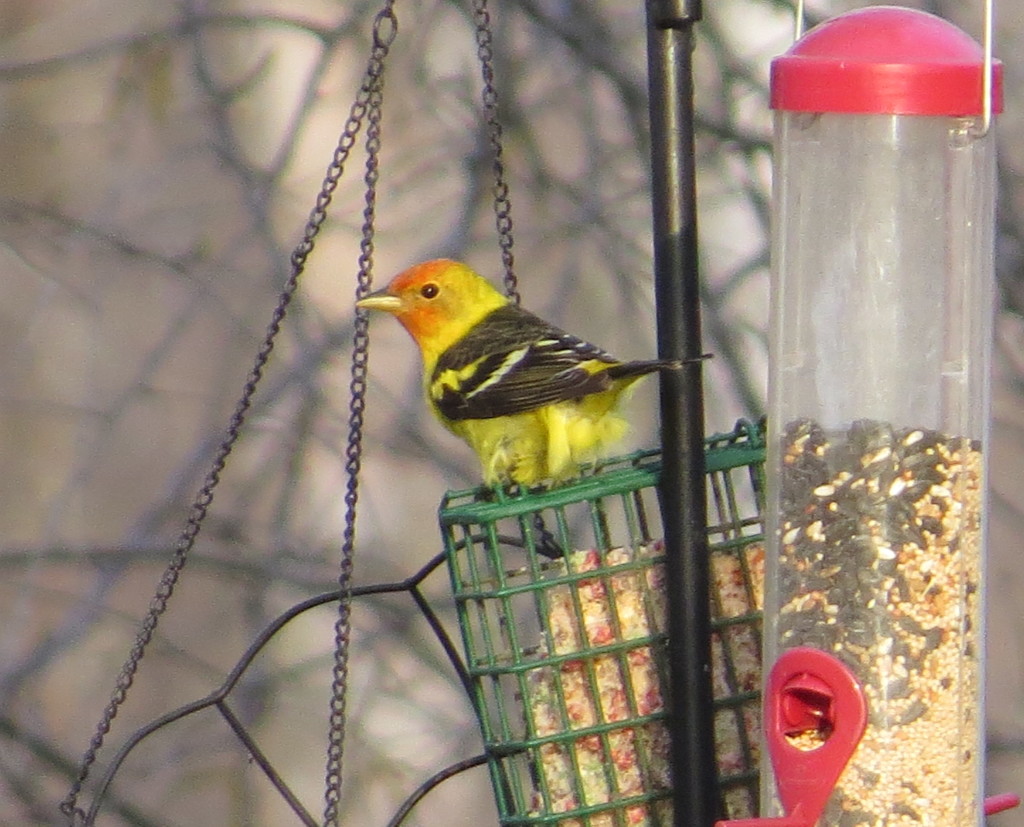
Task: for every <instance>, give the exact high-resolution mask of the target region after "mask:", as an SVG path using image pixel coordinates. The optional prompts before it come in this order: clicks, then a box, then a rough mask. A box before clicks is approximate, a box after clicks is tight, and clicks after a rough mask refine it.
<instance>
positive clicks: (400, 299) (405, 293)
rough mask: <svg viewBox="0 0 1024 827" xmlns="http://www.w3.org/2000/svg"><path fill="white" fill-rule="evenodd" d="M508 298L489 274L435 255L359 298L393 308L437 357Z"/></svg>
mask: <svg viewBox="0 0 1024 827" xmlns="http://www.w3.org/2000/svg"><path fill="white" fill-rule="evenodd" d="M507 303H508V299H506V298H505V297H504V296H503V295H502V294H501V293H499V292H498V291H497V290H495V289H494V287H493V286H491V284H490V283H489V282H488V281H487V280H486V279H484V278H483V277H481V276H479V275H477V274H476V273H475V272H473V270H471V269H470V268H469V267H467V266H466V265H465V264H462V263H460V262H457V261H452V260H450V259H434V260H433V261H426V262H423V263H422V264H416V265H414V266H412V267H410V268H409V269H408V270H404V271H403V272H401V273H399V274H398V275H397V276H395V277H394V278H393V279H392V280H391V282H390V283H389V284H388V286H387V287H385V288H384V289H383V290H378V291H377V292H375V293H371V294H370V295H369V296H367V297H366V298H364V299H362V300H360V301H358V302H356V304H357V306H359V307H362V308H366V309H368V310H383V311H385V312H387V313H391V314H392V315H393V316H395V318H397V319H398V321H400V322H401V323H402V325H403V326H404V327H405V329H406V330H408V331H409V334H410V335H411V336H412V337H413V339H415V340H416V343H417V344H418V345H419V346H420V350H421V351H422V352H423V356H424V358H425V359H428V358H430V357H434V358H436V356H437V355H439V354H440V353H443V352H444V351H445V350H446V349H447V348H448V347H449V346H450V345H452V344H453V343H454V342H456V341H458V340H459V339H460V338H462V336H464V335H465V334H466V332H467V331H468V330H469V329H470V328H471V327H472V326H473V325H474V324H476V323H477V322H478V321H480V319H482V318H483V317H484V316H486V315H487V314H488V313H490V312H491V311H492V310H495V309H496V308H498V307H501V306H502V305H504V304H507Z"/></svg>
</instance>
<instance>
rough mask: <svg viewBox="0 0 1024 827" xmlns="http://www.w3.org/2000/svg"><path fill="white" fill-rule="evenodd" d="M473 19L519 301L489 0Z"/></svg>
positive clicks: (500, 223) (508, 261)
mask: <svg viewBox="0 0 1024 827" xmlns="http://www.w3.org/2000/svg"><path fill="white" fill-rule="evenodd" d="M473 20H474V22H475V24H476V46H477V50H476V53H477V57H478V58H479V60H480V72H481V74H482V75H483V80H484V89H483V105H484V119H485V120H486V122H487V136H488V139H489V141H490V144H491V151H492V152H493V154H494V165H493V169H494V218H495V222H494V223H495V226H496V227H497V229H498V245H499V246H500V247H501V263H502V265H503V266H504V269H505V275H504V283H505V293H506V294H507V295H508V297H509V298H510V299H512V301H514V302H515V303H516V304H519V303H520V301H521V299H520V296H519V281H518V279H517V278H516V274H515V267H514V259H513V255H512V202H511V200H510V199H509V194H508V181H507V179H506V177H505V161H504V157H503V154H504V150H503V149H502V141H501V139H502V129H501V121H499V120H498V90H497V88H496V87H495V85H494V37H493V34H492V33H491V14H490V12H489V11H488V10H487V0H473Z"/></svg>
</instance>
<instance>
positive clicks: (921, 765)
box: [777, 419, 983, 827]
mask: <svg viewBox="0 0 1024 827" xmlns="http://www.w3.org/2000/svg"><path fill="white" fill-rule="evenodd" d="M782 439H783V445H782V451H781V467H782V477H781V483H780V485H781V490H780V496H781V502H780V520H779V528H778V532H779V540H780V542H779V566H778V605H779V607H780V613H779V616H778V620H777V624H778V630H777V634H778V637H777V640H778V649H779V650H780V651H783V650H786V649H789V648H792V647H794V646H813V647H815V648H817V649H821V650H824V651H826V652H831V653H832V654H834V655H835V656H836V657H838V658H839V659H840V660H842V661H843V662H844V663H845V664H847V665H848V666H849V667H850V668H851V669H852V670H853V671H854V673H855V674H856V675H857V677H858V679H859V680H860V682H861V685H862V687H863V689H864V693H865V696H866V700H867V705H868V716H869V717H868V724H867V729H866V731H865V733H864V737H863V739H862V741H861V743H860V744H859V746H858V748H857V750H856V752H855V753H854V755H853V757H852V758H851V760H850V763H849V764H848V765H847V767H846V769H845V770H844V772H843V775H842V776H841V777H840V779H839V781H838V783H837V785H836V790H835V792H834V793H833V796H832V798H831V800H830V801H829V804H828V805H827V809H826V811H825V814H824V817H823V819H822V823H823V824H828V825H835V827H854V825H885V826H886V827H889V825H943V826H945V825H949V826H950V827H951V826H952V825H958V824H966V823H974V821H973V820H972V819H978V818H980V815H978V813H979V810H978V807H979V806H980V805H979V802H978V801H977V799H976V795H975V789H976V786H975V781H976V773H977V772H978V771H979V764H978V760H979V755H978V751H979V748H980V744H981V726H982V722H981V720H980V710H979V709H977V708H975V705H974V701H973V699H974V698H975V696H976V693H977V690H978V681H979V671H980V652H979V649H978V647H979V640H978V637H977V636H978V631H979V629H980V628H981V614H980V613H981V605H980V597H979V585H980V572H981V553H982V532H981V500H982V489H981V486H982V480H983V474H982V450H981V446H980V445H979V444H978V443H977V442H975V441H972V440H968V439H964V438H959V437H950V436H946V435H943V434H941V433H938V432H936V431H933V430H928V429H925V428H900V429H896V428H894V427H893V426H892V425H890V424H887V423H884V422H878V421H873V420H859V421H856V422H853V423H852V424H851V425H850V426H849V427H848V428H846V429H845V431H842V432H838V433H831V432H830V433H826V432H825V431H824V430H823V429H822V428H821V427H820V426H819V425H818V424H816V423H815V422H813V421H810V420H807V419H800V420H795V421H792V422H790V423H789V424H788V425H787V426H786V427H785V428H784V432H783V437H782ZM798 746H799V744H798ZM813 746H814V744H813V743H808V744H807V745H806V747H805V748H813Z"/></svg>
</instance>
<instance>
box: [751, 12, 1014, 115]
mask: <svg viewBox="0 0 1024 827" xmlns="http://www.w3.org/2000/svg"><path fill="white" fill-rule="evenodd" d="M983 67H984V53H983V51H982V49H981V47H980V46H979V45H978V44H977V43H976V42H975V41H974V40H973V39H972V38H971V37H970V36H969V35H967V34H966V33H965V32H963V31H961V30H960V29H958V28H957V27H956V26H954V25H953V24H952V23H949V22H948V21H946V20H943V19H942V18H941V17H936V16H935V15H932V14H928V13H927V12H923V11H917V10H916V9H907V8H901V7H897V6H875V7H872V8H866V9H858V10H857V11H852V12H849V13H847V14H843V15H840V16H839V17H836V18H833V19H832V20H828V21H826V22H825V23H822V24H821V25H819V26H815V27H814V28H813V29H811V30H810V31H809V32H808V33H807V34H806V35H805V36H804V37H802V38H800V40H798V41H797V42H796V43H795V44H793V47H792V48H791V49H790V50H789V51H788V52H786V54H784V55H781V56H780V57H777V58H775V60H773V61H772V81H771V101H772V108H773V109H785V110H789V111H794V112H858V113H880V114H889V115H947V116H952V117H962V116H967V115H980V114H982V113H983V105H982V72H983ZM992 75H993V76H992V110H993V112H1002V111H1003V67H1002V64H1001V63H1000V62H999V61H993V69H992Z"/></svg>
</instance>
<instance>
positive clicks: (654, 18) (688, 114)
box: [646, 0, 720, 827]
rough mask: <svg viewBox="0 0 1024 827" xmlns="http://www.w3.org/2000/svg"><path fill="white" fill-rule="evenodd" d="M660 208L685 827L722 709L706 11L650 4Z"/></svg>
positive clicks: (693, 814)
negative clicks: (701, 104) (713, 546)
mask: <svg viewBox="0 0 1024 827" xmlns="http://www.w3.org/2000/svg"><path fill="white" fill-rule="evenodd" d="M646 5H647V62H648V86H649V93H650V119H651V200H652V206H653V211H654V289H655V296H656V304H657V323H658V355H659V356H660V357H661V358H666V359H683V360H689V361H685V362H684V364H683V368H682V370H679V371H673V372H667V373H663V374H662V380H661V434H662V451H663V465H662V479H661V486H660V491H659V493H660V496H661V510H662V518H663V524H664V531H665V553H666V563H665V570H666V584H667V587H668V596H669V600H668V614H669V616H668V633H669V644H668V655H669V680H670V691H669V696H670V721H671V733H672V773H673V775H672V777H673V802H674V812H675V816H674V822H675V825H676V827H711V825H712V824H713V823H714V821H715V819H716V818H718V817H719V815H720V814H719V794H718V783H717V768H716V766H715V745H714V717H713V714H712V708H711V699H712V695H711V619H710V615H709V611H710V610H709V604H708V599H709V594H708V590H709V586H708V581H709V560H708V538H707V493H706V481H705V468H704V393H703V363H702V362H701V361H700V356H701V354H702V352H703V350H702V343H701V330H700V291H699V281H698V272H697V212H696V182H695V177H696V176H695V174H694V142H693V65H692V49H693V24H694V23H695V22H696V21H697V20H699V19H700V16H701V7H700V0H646Z"/></svg>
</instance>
